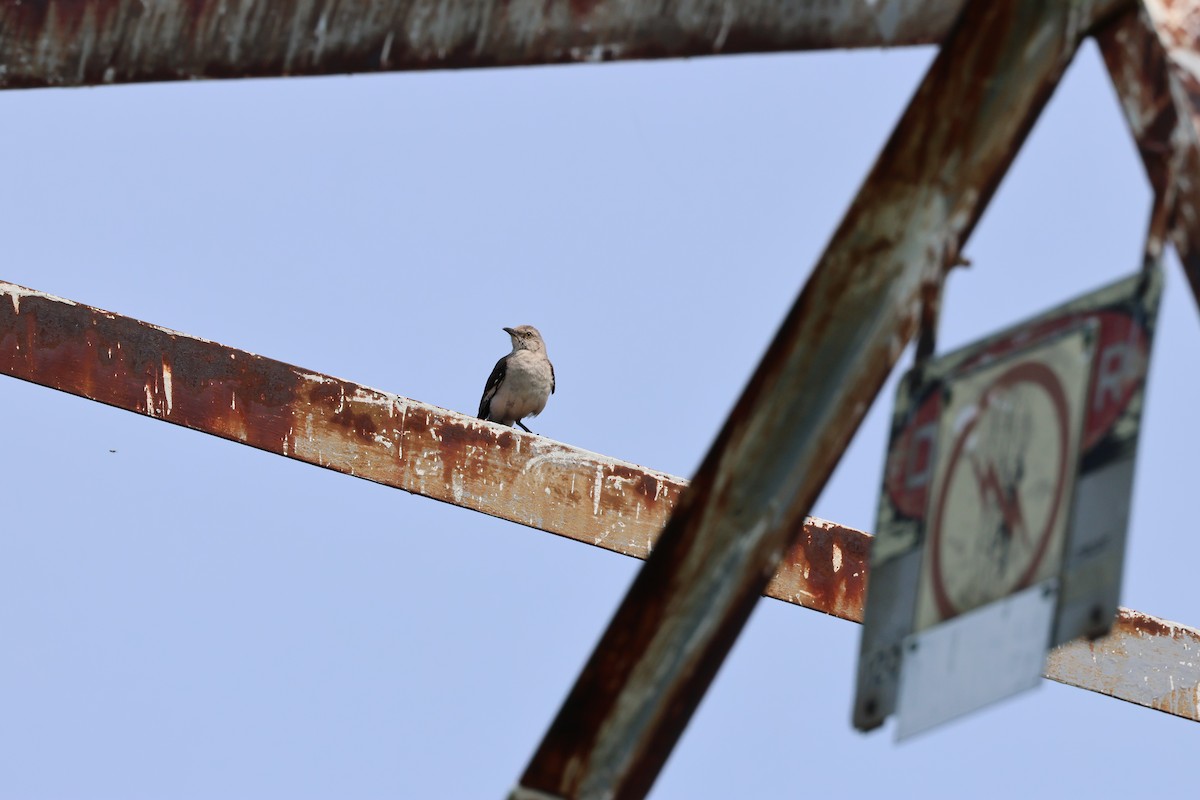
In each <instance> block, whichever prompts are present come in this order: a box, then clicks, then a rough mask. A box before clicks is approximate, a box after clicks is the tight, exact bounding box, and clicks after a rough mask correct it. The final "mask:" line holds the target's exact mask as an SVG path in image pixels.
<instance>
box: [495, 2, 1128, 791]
mask: <svg viewBox="0 0 1200 800" xmlns="http://www.w3.org/2000/svg"><path fill="white" fill-rule="evenodd" d="M1117 5H1118V4H1116V3H1093V4H1073V3H1072V4H1067V3H1062V4H1060V3H1044V2H1041V1H1040V0H1006V1H1005V2H974V3H969V4H968V5H967V7H966V10H965V11H964V12H963V16H962V18H961V19H960V20H959V22H958V23H957V25H956V27H955V28H954V29H952V31H951V32H950V34H949V36H948V37H947V39H946V40H945V44H944V45H943V47H942V50H941V52H940V54H939V55H938V57H937V59H936V60H935V62H934V64H933V66H932V67H931V68H930V70H929V72H928V74H927V75H926V76H925V79H924V80H923V82H922V84H921V86H920V88H919V89H918V90H917V93H916V95H915V97H914V98H913V100H912V102H911V103H910V105H909V107H908V109H907V110H906V111H905V113H904V116H903V117H902V119H901V120H900V122H899V124H898V125H897V127H896V130H895V131H894V132H893V134H892V137H891V139H890V140H889V142H888V144H887V145H886V147H885V148H884V150H883V153H882V154H881V156H880V158H879V160H878V162H877V163H876V164H875V167H874V168H873V170H872V171H871V173H870V175H869V176H868V177H867V180H866V183H865V184H864V185H863V187H862V189H861V190H860V191H859V194H858V196H857V198H856V199H855V201H854V203H853V204H852V205H851V207H850V209H849V211H848V212H847V214H846V216H845V218H844V220H843V222H842V224H841V226H840V227H839V228H838V230H837V232H836V233H835V234H834V236H833V239H832V241H831V242H830V244H829V246H828V248H827V250H826V251H825V254H824V255H823V256H822V258H821V260H820V262H819V263H818V265H817V267H816V269H815V270H814V272H813V274H812V276H811V277H810V278H809V280H808V283H807V284H806V285H805V287H804V290H803V291H802V292H801V294H800V297H799V299H798V300H797V302H796V304H795V306H793V308H792V310H791V312H790V313H789V314H788V316H787V319H786V320H785V321H784V323H783V326H782V328H781V329H780V331H779V333H778V334H777V335H776V338H775V341H774V342H773V343H772V344H771V346H770V348H769V349H768V351H767V353H766V355H765V356H764V358H763V360H762V362H761V363H760V364H759V367H758V370H757V371H756V372H755V374H754V376H753V377H752V378H751V379H750V383H749V385H748V386H747V388H746V389H745V391H744V393H743V394H742V397H741V399H740V400H739V401H738V403H737V405H736V406H735V408H734V410H733V412H732V414H731V415H730V417H729V419H728V421H727V422H726V424H725V426H724V428H723V429H722V431H721V433H720V434H719V435H718V437H717V439H716V441H715V442H714V444H713V446H712V448H711V449H710V451H709V453H708V455H707V457H706V458H705V460H704V463H703V464H702V466H701V467H700V471H699V473H698V474H697V476H696V478H695V479H694V480H693V482H692V484H691V486H690V488H689V489H688V491H687V492H686V493H685V494H684V496H683V497H682V498H681V501H680V504H679V506H678V507H677V508H676V510H675V513H674V514H673V515H672V517H671V519H670V520H669V522H668V523H667V526H666V528H665V529H664V531H663V533H662V536H661V537H660V539H659V541H658V544H657V545H656V547H655V549H654V551H653V552H652V553H651V554H650V558H649V559H648V560H647V562H646V565H645V566H644V567H643V568H642V570H641V572H640V573H639V574H638V577H637V579H636V580H635V581H634V583H633V585H632V587H631V588H630V590H629V593H628V594H627V595H626V597H625V599H624V601H623V602H622V604H621V606H620V608H618V610H617V612H616V614H615V616H614V617H613V619H612V621H611V622H610V624H609V627H608V629H607V630H606V631H605V633H604V635H603V637H602V638H601V640H600V642H599V644H598V645H597V646H596V649H595V650H594V651H593V653H592V656H591V658H590V659H589V661H588V663H587V665H586V666H585V667H584V669H583V671H582V673H581V674H580V676H579V678H578V680H577V681H576V683H575V686H574V688H573V689H572V690H571V692H570V694H569V696H568V697H567V699H566V701H565V702H564V703H563V705H562V708H561V709H560V711H559V713H558V716H557V717H556V719H555V720H554V722H553V723H552V724H551V726H550V729H549V731H548V732H547V733H546V735H545V738H544V739H543V740H542V742H541V745H540V746H539V747H538V749H537V751H536V753H535V754H534V756H533V759H532V760H531V762H530V764H529V766H528V768H527V769H526V770H525V773H524V775H523V776H522V778H521V781H520V784H519V786H518V787H517V789H515V790H514V792H513V797H514V798H535V797H536V798H546V797H562V798H593V797H595V798H600V797H604V798H609V797H613V798H636V797H642V796H644V795H645V794H646V793H647V792H648V791H649V789H650V786H651V785H652V784H653V782H654V780H655V778H656V777H657V776H658V772H659V770H660V769H661V767H662V764H663V763H664V762H665V761H666V758H667V756H668V755H669V754H670V752H671V749H672V748H673V747H674V745H675V742H676V740H677V739H678V737H679V735H680V734H681V733H682V731H683V729H684V727H685V726H686V725H687V722H688V720H689V719H690V718H691V715H692V713H693V711H694V710H695V708H696V706H697V705H698V704H699V702H700V699H701V697H702V696H703V694H704V692H705V690H706V689H707V688H708V685H709V683H710V682H711V681H712V678H713V676H714V675H715V674H716V671H717V669H718V668H719V667H720V664H721V662H722V661H723V660H724V658H725V655H726V654H727V652H728V651H729V649H730V647H731V646H732V644H733V642H734V640H735V639H736V637H737V635H738V633H739V632H740V631H741V628H742V626H743V625H744V624H745V621H746V619H747V617H748V616H749V614H750V611H751V609H752V608H753V606H754V603H755V601H756V600H757V598H758V596H759V594H761V592H762V590H763V588H764V587H765V586H766V584H767V581H768V580H769V578H770V576H771V575H772V574H773V573H774V571H775V569H776V567H777V565H778V563H779V561H780V559H781V558H782V557H783V555H784V553H785V552H786V550H787V548H788V546H789V545H790V543H791V539H792V532H793V531H794V530H795V526H796V524H797V523H798V522H799V521H800V520H802V519H803V518H804V515H805V514H806V513H807V512H808V510H809V509H810V508H811V505H812V503H813V501H814V500H815V499H816V496H817V494H818V493H819V491H820V489H821V488H822V486H823V485H824V483H825V481H826V479H827V478H828V476H829V473H830V472H831V471H832V469H833V467H834V465H835V464H836V463H837V460H838V458H839V456H840V454H841V452H842V450H843V448H844V447H845V446H846V444H847V443H848V442H849V440H850V437H851V436H852V435H853V433H854V431H855V430H856V429H857V427H858V424H859V423H860V421H861V419H862V416H863V414H864V413H865V411H866V408H867V406H868V405H869V403H870V401H871V399H872V398H873V397H874V396H875V394H876V393H877V392H878V390H879V387H880V385H881V384H882V382H883V380H884V379H885V377H886V376H887V374H888V372H889V371H890V369H891V367H892V366H893V365H894V363H895V361H896V360H897V358H899V356H900V353H901V352H902V350H903V349H904V346H905V344H906V343H907V342H908V341H909V339H910V338H911V337H912V335H913V333H914V332H915V329H916V327H917V321H918V318H919V315H920V297H921V296H922V292H923V288H924V287H927V286H938V285H940V282H941V278H942V273H943V270H944V269H945V268H946V267H947V266H948V265H950V264H952V263H953V262H954V260H955V259H956V258H957V256H958V253H959V251H960V249H961V247H962V245H963V242H964V241H965V240H966V237H967V236H968V235H969V233H970V231H971V229H972V228H973V227H974V224H975V222H976V221H977V220H978V218H979V216H980V214H982V212H983V209H984V207H985V206H986V204H987V201H988V199H989V198H990V197H991V195H992V193H993V191H994V190H995V188H996V186H997V184H998V183H999V181H1000V179H1001V178H1002V177H1003V175H1004V173H1005V171H1006V170H1007V168H1008V165H1009V164H1010V163H1011V161H1012V159H1013V157H1014V156H1015V154H1016V151H1017V149H1018V148H1019V146H1020V144H1021V142H1022V141H1023V139H1024V137H1025V135H1026V133H1027V132H1028V131H1029V129H1030V127H1031V126H1032V125H1033V122H1034V120H1035V119H1036V118H1037V116H1038V113H1039V112H1040V110H1041V108H1042V106H1043V104H1044V103H1045V101H1046V100H1047V98H1048V97H1049V96H1050V94H1051V92H1052V91H1053V89H1054V87H1055V86H1056V85H1057V83H1058V81H1059V78H1060V77H1061V75H1062V73H1063V71H1064V70H1065V69H1066V67H1067V65H1068V64H1069V63H1070V61H1071V59H1072V57H1073V56H1074V53H1075V50H1076V47H1077V46H1078V43H1079V41H1080V40H1081V38H1082V37H1083V36H1084V35H1085V33H1086V32H1087V29H1088V28H1089V27H1090V26H1091V25H1092V24H1094V23H1095V22H1096V21H1097V20H1098V19H1100V18H1101V16H1102V15H1105V14H1109V13H1111V12H1112V11H1113V10H1114V8H1115V7H1116V6H1117Z"/></svg>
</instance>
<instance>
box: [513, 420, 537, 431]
mask: <svg viewBox="0 0 1200 800" xmlns="http://www.w3.org/2000/svg"><path fill="white" fill-rule="evenodd" d="M514 424H515V425H520V426H521V430H523V431H525V432H526V433H533V431H531V430H529V428H526V427H525V423H524V422H521V420H517V421H516V422H515V423H514Z"/></svg>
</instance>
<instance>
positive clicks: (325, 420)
mask: <svg viewBox="0 0 1200 800" xmlns="http://www.w3.org/2000/svg"><path fill="white" fill-rule="evenodd" d="M164 367H165V368H164ZM0 372H2V373H4V374H7V375H11V376H13V377H17V378H21V379H24V380H28V381H32V382H34V383H38V384H41V385H44V386H49V387H52V388H55V389H60V390H62V391H65V392H69V393H71V394H75V395H78V396H80V397H85V398H89V399H92V400H98V401H100V402H104V403H108V404H110V405H113V406H117V407H118V408H123V409H127V410H129V411H134V412H136V413H139V414H145V415H146V416H149V417H153V418H155V419H159V420H163V421H165V422H172V423H174V424H177V425H183V426H185V427H189V428H192V429H194V430H199V431H203V432H206V433H211V434H214V435H217V436H222V437H224V438H227V439H230V440H232V441H235V442H241V443H244V444H249V445H252V446H254V447H259V448H262V449H263V450H267V451H268V452H272V453H276V454H278V455H283V456H287V457H289V458H295V459H299V460H302V461H306V462H308V463H311V464H317V465H320V466H323V467H326V468H327V469H331V470H335V471H338V472H343V473H346V474H349V475H355V476H357V477H361V478H366V479H368V480H373V481H376V482H378V483H382V484H385V485H387V486H393V487H396V488H399V489H404V490H406V491H410V492H413V493H416V494H423V495H425V496H428V497H433V498H435V499H439V500H443V501H445V502H448V503H453V504H455V505H459V506H462V507H464V508H470V509H473V510H476V511H482V512H484V513H487V514H492V515H494V516H498V517H502V518H504V519H508V520H512V521H514V522H520V523H521V524H524V525H529V526H531V527H534V528H538V529H540V530H546V531H549V532H551V533H557V534H559V535H562V536H566V537H569V538H572V539H575V540H577V541H581V542H586V543H588V544H592V545H595V546H597V547H602V548H605V549H609V550H613V551H616V552H620V553H625V554H626V555H631V556H635V557H637V558H645V557H646V556H647V554H648V553H649V551H650V547H651V545H652V544H653V542H654V540H655V539H656V538H657V536H658V532H659V530H660V528H661V527H662V524H663V523H664V522H665V520H666V518H667V515H668V513H669V511H670V509H671V508H673V507H674V506H675V505H676V503H677V502H678V499H679V494H680V491H681V490H682V489H683V488H684V487H685V486H686V485H687V482H686V481H684V480H683V479H681V478H675V477H672V476H670V475H666V474H664V473H661V472H655V471H654V470H649V469H645V468H643V467H639V466H635V465H633V464H629V463H627V462H623V461H618V460H616V459H612V458H608V457H606V456H602V455H598V454H595V453H589V452H587V451H585V450H579V449H577V448H573V447H569V446H567V445H564V444H560V443H558V442H553V441H550V440H548V439H544V438H542V437H539V436H531V435H528V434H524V433H521V432H519V431H512V430H507V429H504V428H500V427H499V426H496V425H492V424H490V423H482V422H479V421H478V420H475V419H472V418H470V417H466V416H463V415H461V414H457V413H455V412H453V411H446V410H444V409H440V408H436V407H434V406H430V405H427V404H425V403H419V402H417V401H415V400H409V399H407V398H404V397H399V396H397V395H394V394H390V393H388V392H381V391H378V390H375V389H370V388H368V387H365V386H359V385H356V384H352V383H349V382H346V381H341V380H338V379H336V378H331V377H328V376H325V375H318V374H315V373H312V372H308V371H306V370H302V369H298V368H296V367H292V366H289V365H287V364H283V363H281V362H278V361H273V360H271V359H269V358H263V357H262V356H256V355H253V354H251V353H247V352H245V351H242V350H235V349H233V348H229V347H225V346H223V345H219V344H216V343H214V342H210V341H207V340H204V339H199V338H196V337H193V336H188V335H187V334H183V333H178V332H175V331H170V330H167V329H165V328H160V327H158V326H155V325H150V324H148V323H145V322H139V321H137V320H134V319H130V318H128V317H123V316H120V315H117V314H112V313H109V312H106V311H100V310H98V309H95V308H92V307H90V306H86V305H82V304H79V303H74V302H71V301H69V300H62V299H60V298H56V297H52V296H50V295H46V294H43V293H41V292H36V291H32V290H30V289H24V288H21V287H18V286H14V285H13V284H6V283H0ZM410 422H411V423H412V424H410ZM547 490H549V493H547ZM543 498H547V499H545V500H543ZM870 539H871V537H870V536H869V535H868V534H866V533H863V532H862V531H858V530H854V529H853V528H847V527H844V526H842V525H838V524H836V523H832V522H826V521H824V520H818V519H813V518H811V517H810V518H808V519H806V520H805V522H804V526H803V529H802V530H801V532H800V534H799V535H798V536H797V537H796V539H795V540H794V542H793V543H792V546H791V548H790V549H789V550H788V552H787V554H786V555H785V556H784V558H783V560H782V563H781V564H780V565H779V568H778V570H777V571H776V573H775V576H774V578H773V579H772V580H771V582H770V584H769V585H768V587H767V592H766V594H767V596H769V597H775V598H778V599H780V600H784V601H786V602H789V603H795V604H797V605H802V606H805V607H807V608H811V609H815V610H818V611H823V612H825V613H828V614H833V615H835V616H838V617H842V618H843V619H848V620H853V621H855V622H861V621H862V610H863V597H864V589H865V585H866V578H867V553H868V548H869V545H870ZM1121 614H1122V620H1132V621H1135V622H1136V625H1134V624H1133V622H1125V621H1118V623H1117V625H1116V627H1115V629H1114V634H1113V635H1114V637H1128V636H1129V635H1131V633H1130V631H1132V633H1136V635H1137V637H1138V639H1139V641H1140V642H1142V644H1141V645H1140V646H1139V649H1132V648H1128V647H1125V646H1122V645H1121V644H1119V643H1116V644H1114V645H1113V646H1109V645H1108V644H1107V643H1106V642H1105V640H1101V641H1100V642H1097V643H1094V644H1092V645H1091V646H1090V647H1089V646H1087V645H1083V646H1078V645H1070V646H1068V648H1073V649H1074V650H1077V651H1079V652H1078V653H1074V654H1071V655H1069V656H1068V657H1064V658H1063V659H1060V660H1059V661H1052V662H1051V669H1050V670H1049V671H1048V673H1047V677H1050V678H1053V679H1054V680H1057V681H1060V682H1062V683H1067V684H1070V685H1073V686H1079V687H1081V688H1084V689H1091V690H1092V691H1098V692H1103V693H1105V694H1109V695H1111V696H1113V697H1117V698H1120V699H1123V700H1128V701H1130V702H1133V703H1140V704H1142V705H1149V706H1150V707H1153V708H1162V709H1163V710H1166V711H1169V712H1170V713H1175V714H1179V715H1181V716H1186V717H1188V718H1190V719H1197V716H1196V706H1195V703H1194V702H1193V703H1192V705H1191V706H1187V705H1186V704H1180V703H1177V704H1176V705H1175V706H1174V707H1171V706H1169V704H1167V703H1159V702H1154V700H1155V697H1150V696H1148V695H1147V693H1146V691H1145V686H1144V685H1143V681H1142V680H1141V679H1140V676H1141V675H1143V674H1155V675H1174V677H1173V678H1172V680H1174V682H1175V683H1174V685H1175V686H1179V687H1183V686H1186V685H1189V684H1187V683H1186V681H1185V678H1184V677H1183V676H1181V675H1179V674H1178V670H1175V666H1176V665H1179V664H1186V663H1190V662H1194V661H1195V658H1194V656H1195V653H1196V647H1197V637H1198V636H1200V634H1197V633H1196V632H1195V631H1192V629H1190V628H1182V626H1175V625H1173V624H1172V623H1165V622H1161V621H1159V620H1156V619H1154V618H1153V617H1149V616H1147V615H1145V614H1141V613H1139V612H1136V611H1127V610H1122V612H1121ZM1131 626H1132V627H1131ZM1179 630H1182V631H1188V632H1190V634H1189V635H1187V636H1184V635H1181V634H1179V633H1178V632H1177V631H1179ZM1114 641H1115V642H1116V641H1118V640H1114ZM1080 647H1082V650H1081V649H1080ZM1060 652H1061V651H1060ZM1080 653H1083V654H1086V658H1085V657H1083V656H1081V655H1080ZM1093 654H1094V656H1095V661H1094V662H1093V660H1092V659H1093ZM1089 665H1090V666H1089ZM1085 666H1086V667H1087V668H1085ZM1172 670H1175V672H1172ZM1118 675H1119V676H1124V677H1123V678H1121V679H1117V678H1114V676H1118ZM1196 683H1197V682H1196V681H1193V683H1192V684H1190V685H1195V684H1196ZM1181 696H1183V695H1181Z"/></svg>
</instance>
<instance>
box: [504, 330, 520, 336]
mask: <svg viewBox="0 0 1200 800" xmlns="http://www.w3.org/2000/svg"><path fill="white" fill-rule="evenodd" d="M501 330H502V331H504V332H505V333H507V334H508V335H509V336H516V335H517V332H516V331H514V330H513V329H512V328H501Z"/></svg>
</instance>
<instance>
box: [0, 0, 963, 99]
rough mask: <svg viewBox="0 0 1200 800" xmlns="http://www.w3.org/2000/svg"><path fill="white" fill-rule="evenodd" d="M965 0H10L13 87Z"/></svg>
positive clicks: (472, 56) (753, 28)
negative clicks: (648, 0) (649, 0)
mask: <svg viewBox="0 0 1200 800" xmlns="http://www.w3.org/2000/svg"><path fill="white" fill-rule="evenodd" d="M962 2H963V0H952V1H951V2H944V3H935V2H926V1H925V0H890V2H882V3H880V2H876V1H875V0H844V1H842V2H839V1H838V0H820V1H819V2H806V3H791V2H786V1H785V0H744V2H737V3H730V2H726V0H667V2H659V3H645V2H640V1H639V0H510V2H504V3H495V2H492V1H491V0H149V1H148V2H146V1H144V0H6V2H3V3H0V87H9V88H12V87H28V86H79V85H92V84H101V83H128V82H132V81H163V80H186V79H192V78H237V77H249V76H279V75H319V74H328V73H350V72H375V71H381V70H406V69H444V68H454V67H489V66H512V65H521V64H551V63H568V62H581V61H585V62H591V61H609V60H614V59H636V58H673V57H684V56H700V55H713V54H718V53H750V52H769V51H783V50H807V49H814V48H825V47H875V46H895V45H909V44H927V43H933V42H937V41H940V40H941V38H942V36H943V35H944V33H945V31H946V30H947V29H948V28H949V26H950V24H951V23H952V22H953V20H954V18H955V15H956V14H957V13H958V10H959V9H960V8H961V6H962Z"/></svg>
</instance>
